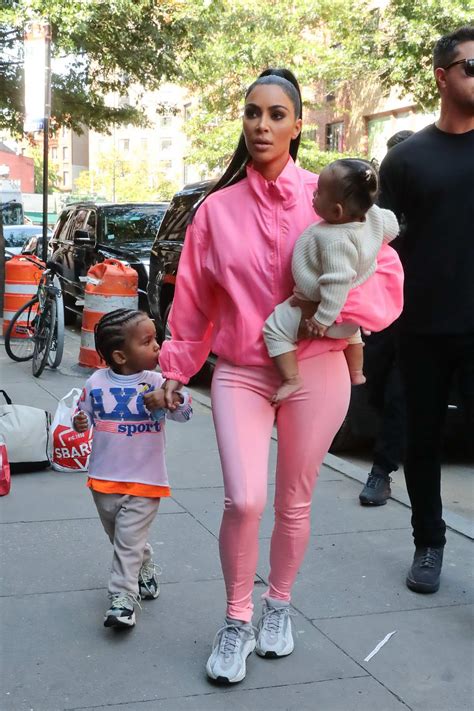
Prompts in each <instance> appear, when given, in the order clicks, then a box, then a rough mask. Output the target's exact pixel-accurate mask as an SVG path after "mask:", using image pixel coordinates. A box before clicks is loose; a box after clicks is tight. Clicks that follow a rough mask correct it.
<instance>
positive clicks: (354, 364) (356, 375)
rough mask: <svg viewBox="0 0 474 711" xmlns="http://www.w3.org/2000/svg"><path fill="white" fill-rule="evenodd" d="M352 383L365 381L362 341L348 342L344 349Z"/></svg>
mask: <svg viewBox="0 0 474 711" xmlns="http://www.w3.org/2000/svg"><path fill="white" fill-rule="evenodd" d="M344 355H345V357H346V361H347V366H348V368H349V374H350V376H351V383H352V385H362V384H363V383H365V376H364V370H363V368H364V345H363V343H349V345H348V346H347V348H346V349H345V350H344Z"/></svg>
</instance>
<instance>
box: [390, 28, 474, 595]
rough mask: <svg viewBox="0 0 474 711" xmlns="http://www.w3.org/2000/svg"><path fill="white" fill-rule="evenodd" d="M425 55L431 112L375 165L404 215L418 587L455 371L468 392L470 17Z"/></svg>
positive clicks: (472, 359) (473, 122)
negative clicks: (433, 93)
mask: <svg viewBox="0 0 474 711" xmlns="http://www.w3.org/2000/svg"><path fill="white" fill-rule="evenodd" d="M433 63H434V74H435V78H436V82H437V85H438V90H439V93H440V96H441V111H440V117H439V120H438V121H437V122H436V123H435V124H433V125H431V126H427V127H426V128H425V129H423V130H422V131H419V132H418V133H416V134H415V135H414V136H412V137H411V138H409V139H408V140H407V141H404V142H403V143H401V144H400V145H398V146H395V147H394V148H393V149H392V150H391V151H389V153H388V154H387V156H386V157H385V158H384V160H383V162H382V165H381V167H380V184H381V195H380V205H381V206H382V207H385V208H389V209H391V210H393V211H394V212H395V214H396V215H397V217H398V218H400V216H401V215H402V214H403V215H404V217H405V220H406V232H405V235H404V237H403V242H402V244H401V245H400V257H401V260H402V263H403V266H404V270H405V306H404V310H403V314H402V316H401V319H400V334H399V341H400V367H401V373H402V382H403V386H404V391H405V398H406V406H407V445H406V458H405V478H406V482H407V488H408V494H409V496H410V501H411V506H412V519H411V521H412V526H413V537H414V542H415V556H414V559H413V564H412V567H411V568H410V571H409V572H408V576H407V579H406V583H407V586H408V587H409V588H410V589H411V590H414V591H416V592H422V593H434V592H436V591H437V590H438V588H439V582H440V575H441V566H442V561H443V548H444V545H445V542H446V538H445V531H446V526H445V523H444V521H443V518H442V503H441V464H440V460H441V440H442V436H441V435H442V430H443V426H444V421H445V416H446V410H447V405H448V394H449V389H450V384H451V382H452V380H453V377H454V376H455V374H456V373H458V372H460V373H462V377H463V388H464V392H463V396H464V399H465V400H467V401H469V402H471V403H472V402H473V399H474V26H471V27H463V28H460V29H459V30H457V31H456V32H453V33H452V34H450V35H446V36H444V37H442V38H441V39H440V40H438V42H437V43H436V45H435V48H434V54H433Z"/></svg>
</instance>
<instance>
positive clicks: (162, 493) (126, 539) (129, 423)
mask: <svg viewBox="0 0 474 711" xmlns="http://www.w3.org/2000/svg"><path fill="white" fill-rule="evenodd" d="M95 347H96V350H97V352H98V353H99V355H100V356H101V357H102V358H103V360H104V361H105V362H106V363H107V365H108V368H105V369H101V370H97V371H96V372H95V373H93V375H91V377H90V378H89V379H88V381H87V382H86V384H85V387H84V390H83V392H82V395H81V398H80V400H79V404H78V412H77V413H76V414H75V416H74V418H73V424H74V428H75V429H76V430H77V431H78V432H83V431H85V430H86V429H87V428H88V427H90V426H91V424H92V425H93V426H94V436H93V441H92V453H91V456H90V463H89V479H88V482H87V485H88V487H89V488H90V489H91V492H92V496H93V499H94V502H95V505H96V507H97V511H98V513H99V517H100V520H101V522H102V525H103V527H104V529H105V532H106V533H107V535H108V537H109V539H110V542H111V543H112V545H113V547H114V553H113V559H112V569H111V575H110V580H109V585H108V592H109V597H110V599H111V604H110V607H109V609H108V610H107V612H106V613H105V618H104V625H105V626H106V627H133V626H134V625H135V604H137V603H138V601H139V599H154V598H157V597H158V595H159V592H160V588H159V583H158V579H157V570H156V568H157V566H156V565H155V564H154V562H153V549H152V547H151V545H150V544H149V543H148V540H147V539H148V531H149V529H150V526H151V524H152V522H153V520H154V518H155V516H156V513H157V511H158V506H159V503H160V499H161V498H162V497H166V496H170V488H169V482H168V475H167V472H166V464H165V436H164V426H165V418H169V419H172V420H175V421H177V422H187V421H188V420H189V419H190V417H191V416H192V408H191V404H190V402H191V401H190V398H189V394H188V393H187V392H185V391H181V392H180V393H175V395H176V397H175V398H174V404H173V406H172V407H171V408H169V409H165V407H166V406H165V399H164V390H163V388H162V386H163V383H164V378H163V376H162V375H161V374H160V373H156V372H154V368H155V367H156V363H157V358H158V354H159V351H160V349H159V346H158V343H157V342H156V332H155V326H154V324H153V321H151V319H150V318H149V317H148V316H147V314H145V313H143V312H142V311H133V310H129V309H118V310H116V311H112V312H111V313H109V314H106V315H105V316H103V317H102V318H101V319H100V321H99V323H98V324H97V326H96V329H95Z"/></svg>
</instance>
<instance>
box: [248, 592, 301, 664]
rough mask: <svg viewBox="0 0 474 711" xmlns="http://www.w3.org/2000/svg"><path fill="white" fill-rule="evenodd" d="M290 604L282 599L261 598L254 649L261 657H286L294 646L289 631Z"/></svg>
mask: <svg viewBox="0 0 474 711" xmlns="http://www.w3.org/2000/svg"><path fill="white" fill-rule="evenodd" d="M292 614H294V613H293V612H292V611H291V609H290V605H289V603H287V602H283V601H282V600H274V599H272V598H269V597H266V598H264V599H263V608H262V616H261V618H260V620H259V623H258V627H257V630H258V632H257V645H256V649H255V651H256V652H257V654H259V655H260V656H261V657H269V658H272V657H286V656H287V655H288V654H291V653H292V651H293V649H294V648H295V643H294V642H293V634H292V632H291V620H290V615H292Z"/></svg>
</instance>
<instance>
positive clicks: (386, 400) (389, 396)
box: [364, 323, 405, 474]
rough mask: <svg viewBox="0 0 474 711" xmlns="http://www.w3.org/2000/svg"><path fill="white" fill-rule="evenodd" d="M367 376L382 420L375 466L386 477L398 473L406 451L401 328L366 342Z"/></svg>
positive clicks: (393, 329) (377, 439) (368, 337)
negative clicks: (400, 360)
mask: <svg viewBox="0 0 474 711" xmlns="http://www.w3.org/2000/svg"><path fill="white" fill-rule="evenodd" d="M364 341H365V348H364V373H365V375H366V377H367V386H366V387H367V390H368V394H369V402H370V404H371V405H372V406H373V407H374V408H375V409H376V410H377V412H378V414H379V419H380V425H379V430H378V432H377V437H376V440H375V446H374V456H373V463H374V466H377V467H378V468H380V469H382V470H383V471H384V472H385V473H386V474H390V472H394V471H396V470H397V469H398V466H399V464H400V462H401V461H402V459H403V454H404V450H405V401H404V397H403V389H402V381H401V376H400V367H399V362H398V324H397V323H395V324H392V326H389V328H386V329H385V330H384V331H380V333H372V334H371V335H370V336H366V337H365V338H364Z"/></svg>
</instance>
